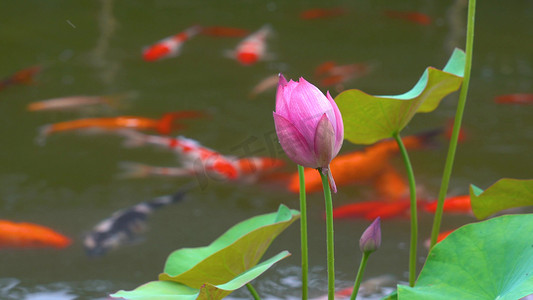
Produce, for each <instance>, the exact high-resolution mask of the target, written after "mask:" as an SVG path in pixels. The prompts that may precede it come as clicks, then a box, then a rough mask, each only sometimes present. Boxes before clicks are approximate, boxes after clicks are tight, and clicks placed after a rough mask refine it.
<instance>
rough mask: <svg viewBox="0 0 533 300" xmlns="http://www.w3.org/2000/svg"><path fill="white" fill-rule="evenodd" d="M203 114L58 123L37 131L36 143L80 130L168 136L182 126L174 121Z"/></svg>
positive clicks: (127, 117) (191, 113)
mask: <svg viewBox="0 0 533 300" xmlns="http://www.w3.org/2000/svg"><path fill="white" fill-rule="evenodd" d="M203 116H205V114H204V113H203V112H201V111H178V112H170V113H166V114H164V115H163V116H162V117H161V118H160V119H152V118H146V117H137V116H119V117H110V118H87V119H78V120H72V121H65V122H59V123H54V124H48V125H44V126H42V127H41V128H40V129H39V133H40V135H39V137H38V141H39V142H41V143H42V142H43V141H44V140H45V139H46V137H47V136H49V135H50V134H53V133H57V132H64V131H72V130H80V129H105V130H119V129H126V128H130V129H137V130H150V129H151V130H156V131H157V132H159V133H161V134H169V133H171V132H172V130H174V129H178V128H181V127H182V126H183V125H180V124H175V121H176V120H179V119H183V118H199V117H203Z"/></svg>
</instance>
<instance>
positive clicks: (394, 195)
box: [374, 166, 409, 201]
mask: <svg viewBox="0 0 533 300" xmlns="http://www.w3.org/2000/svg"><path fill="white" fill-rule="evenodd" d="M374 188H375V190H376V191H377V192H378V194H379V195H380V196H381V197H383V198H384V199H391V201H394V200H396V199H401V198H405V197H407V196H409V185H408V183H407V181H406V180H405V178H404V177H403V176H402V175H400V173H398V171H396V170H395V169H394V168H393V167H392V166H390V167H388V168H387V169H386V170H384V171H383V172H382V173H381V174H380V175H378V177H377V178H376V179H375V180H374Z"/></svg>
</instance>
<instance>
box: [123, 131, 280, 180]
mask: <svg viewBox="0 0 533 300" xmlns="http://www.w3.org/2000/svg"><path fill="white" fill-rule="evenodd" d="M121 133H122V134H123V135H124V136H126V137H127V138H128V140H127V141H126V145H128V146H140V145H143V144H152V145H159V146H163V147H166V148H168V149H171V150H173V151H175V152H177V153H178V154H179V155H180V158H181V161H182V163H183V168H167V167H152V166H146V165H142V164H137V165H132V164H131V163H130V164H129V165H126V171H127V172H126V175H128V174H132V175H136V176H139V175H141V174H144V175H165V176H180V177H181V176H191V175H196V176H198V175H206V176H209V177H211V178H216V179H220V180H229V181H244V182H255V181H256V180H257V179H258V178H259V177H260V176H261V175H262V174H264V173H265V172H268V171H270V170H273V169H275V168H278V167H280V166H282V165H284V162H283V161H282V160H279V159H275V158H269V157H247V158H237V157H234V156H226V155H222V154H221V153H219V152H217V151H215V150H213V149H210V148H207V147H204V146H202V145H201V144H200V143H199V142H197V141H195V140H193V139H189V138H186V137H183V136H179V137H177V138H171V137H165V136H157V135H147V134H143V133H140V132H132V131H124V132H121Z"/></svg>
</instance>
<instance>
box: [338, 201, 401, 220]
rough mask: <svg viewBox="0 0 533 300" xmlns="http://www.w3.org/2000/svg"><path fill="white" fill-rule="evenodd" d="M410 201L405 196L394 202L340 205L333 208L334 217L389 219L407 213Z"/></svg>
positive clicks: (365, 202)
mask: <svg viewBox="0 0 533 300" xmlns="http://www.w3.org/2000/svg"><path fill="white" fill-rule="evenodd" d="M409 207H410V201H409V200H408V199H407V198H404V199H401V200H397V201H395V202H388V201H378V200H373V201H364V202H356V203H350V204H346V205H341V206H339V207H336V208H334V209H333V218H334V219H347V218H364V219H367V220H374V219H375V218H377V217H381V218H382V219H390V218H394V217H400V216H405V215H408V214H409Z"/></svg>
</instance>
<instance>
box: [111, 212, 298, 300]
mask: <svg viewBox="0 0 533 300" xmlns="http://www.w3.org/2000/svg"><path fill="white" fill-rule="evenodd" d="M299 216H300V214H299V212H298V211H295V210H291V209H289V208H288V207H286V206H285V205H280V207H279V209H278V211H277V212H276V213H271V214H265V215H260V216H255V217H253V218H250V219H248V220H245V221H243V222H241V223H239V224H237V225H235V226H233V227H232V228H230V229H229V230H228V231H226V232H225V233H224V234H223V235H221V236H220V237H219V238H218V239H216V240H215V241H213V242H212V243H211V244H210V245H208V246H206V247H200V248H184V249H179V250H176V251H175V252H173V253H172V254H170V256H169V257H168V258H167V261H166V263H165V268H164V272H163V273H162V274H160V275H159V281H155V282H150V283H148V284H145V285H142V286H140V287H138V288H137V289H135V290H133V291H119V292H117V293H115V294H113V295H111V296H112V297H122V298H124V299H157V297H159V298H163V295H167V296H168V295H171V294H172V293H174V295H176V297H177V298H169V299H221V298H223V297H225V296H227V295H228V294H229V293H230V292H231V291H233V290H235V289H237V288H240V287H242V286H244V285H246V284H248V282H250V281H251V280H253V279H255V278H256V277H257V276H259V275H261V274H262V273H263V272H264V271H266V269H268V268H269V267H270V266H272V265H273V264H274V263H276V262H277V261H279V260H281V259H283V258H285V257H287V256H288V255H289V253H288V252H286V251H284V252H281V253H280V254H278V255H276V256H274V257H273V258H271V259H269V260H267V261H265V262H263V263H262V264H259V265H257V263H258V262H259V260H260V259H261V257H262V256H263V254H264V253H265V251H266V250H267V248H268V246H269V245H270V244H271V243H272V241H273V240H274V239H275V238H276V237H277V236H278V235H279V234H280V233H281V232H282V231H283V230H285V229H286V228H287V227H288V226H289V225H290V224H292V223H293V222H294V221H296V219H298V218H299ZM161 282H164V283H161ZM170 283H173V284H170ZM252 290H253V289H252ZM150 293H154V294H152V297H153V298H149V296H150ZM183 293H184V294H183ZM214 294H216V295H217V296H216V297H212V296H209V295H214ZM206 295H208V296H209V297H207V296H206ZM141 296H142V297H145V298H138V297H141ZM178 296H180V297H182V296H183V297H185V296H186V298H179V297H178ZM191 297H192V298H191ZM195 297H197V298H195ZM206 297H207V298H206ZM165 299H167V298H165Z"/></svg>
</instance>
